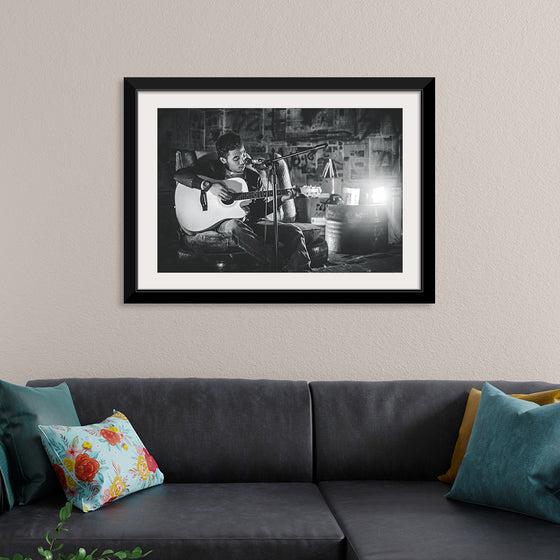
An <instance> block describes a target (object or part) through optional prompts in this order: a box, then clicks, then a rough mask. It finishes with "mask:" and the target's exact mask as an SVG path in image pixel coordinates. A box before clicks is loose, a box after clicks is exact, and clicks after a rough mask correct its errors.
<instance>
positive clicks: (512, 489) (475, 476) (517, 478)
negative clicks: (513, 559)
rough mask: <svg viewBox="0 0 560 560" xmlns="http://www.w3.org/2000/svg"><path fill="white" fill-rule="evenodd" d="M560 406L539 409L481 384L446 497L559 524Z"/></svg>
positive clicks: (533, 404)
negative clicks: (467, 438)
mask: <svg viewBox="0 0 560 560" xmlns="http://www.w3.org/2000/svg"><path fill="white" fill-rule="evenodd" d="M559 473H560V405H559V404H553V405H548V406H539V405H538V404H536V403H533V402H529V401H524V400H521V399H516V398H513V397H510V396H508V395H506V394H505V393H503V392H502V391H500V390H499V389H496V387H494V386H493V385H491V384H490V383H485V384H484V388H483V389H482V395H481V397H480V405H479V407H478V413H477V415H476V420H475V423H474V426H473V431H472V435H471V438H470V441H469V445H468V447H467V452H466V454H465V457H464V459H463V463H462V465H461V468H460V469H459V472H458V474H457V478H456V479H455V483H454V484H453V488H452V489H451V492H449V494H447V495H446V497H448V498H453V499H455V500H462V501H465V502H472V503H475V504H482V505H487V506H492V507H497V508H503V509H507V510H510V511H516V512H519V513H525V514H527V515H533V516H535V517H539V518H541V519H546V520H548V521H554V522H556V523H560V502H559V501H558V493H559V492H560V481H559V479H558V474H559Z"/></svg>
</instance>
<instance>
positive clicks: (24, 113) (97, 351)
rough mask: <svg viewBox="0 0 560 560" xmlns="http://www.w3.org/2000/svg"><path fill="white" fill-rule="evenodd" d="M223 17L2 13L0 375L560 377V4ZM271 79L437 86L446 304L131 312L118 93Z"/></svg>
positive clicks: (200, 12) (299, 10)
mask: <svg viewBox="0 0 560 560" xmlns="http://www.w3.org/2000/svg"><path fill="white" fill-rule="evenodd" d="M228 4H229V2H225V1H215V2H202V1H201V2H196V3H195V2H188V1H187V2H185V1H183V2H179V1H177V2H172V1H169V0H165V1H164V0H159V1H158V2H152V1H146V0H145V1H142V2H124V1H120V2H115V1H114V0H107V1H99V0H98V1H96V2H85V1H83V2H78V1H74V0H72V1H55V0H51V1H50V2H31V1H21V0H20V1H19V2H15V1H13V2H12V1H9V0H5V1H4V2H2V12H3V15H2V18H1V19H2V21H1V22H0V35H1V36H2V39H3V40H2V43H3V47H2V50H3V52H2V55H1V57H2V64H1V67H2V70H1V72H2V85H1V88H0V95H1V97H2V98H1V103H0V107H1V123H2V124H1V127H0V135H1V141H0V146H1V149H0V161H1V166H0V180H1V185H2V187H1V189H2V190H1V192H2V199H1V204H0V212H1V219H0V228H1V229H0V234H1V239H2V257H1V259H2V265H1V267H2V273H1V279H2V280H1V289H0V298H1V304H0V305H1V307H0V309H1V313H2V319H1V323H0V324H1V333H0V341H1V342H0V356H1V373H0V378H3V379H5V380H8V381H12V382H16V383H25V382H26V381H27V380H28V379H30V378H37V377H50V376H112V375H115V376H224V377H235V376H242V377H270V378H272V377H282V378H294V379H298V378H299V379H307V380H315V379H372V380H376V379H401V378H473V379H474V378H477V379H496V378H509V379H525V378H527V379H542V380H547V381H557V382H560V372H559V364H560V345H559V332H560V330H559V327H560V319H559V317H560V313H559V311H560V289H559V287H558V278H559V277H560V259H559V238H560V231H559V230H560V225H559V224H560V221H559V219H558V215H559V211H560V150H559V146H560V140H559V129H560V110H559V99H558V96H559V92H558V86H559V84H560V66H559V64H558V58H557V55H558V29H559V27H560V3H558V1H557V0H548V1H547V0H541V1H536V0H533V1H527V0H522V1H520V0H507V1H506V0H503V1H490V0H484V1H473V0H471V1H470V2H453V1H431V2H430V1H424V2H423V1H410V0H409V1H406V0H403V1H391V2H389V1H387V2H373V1H366V0H364V1H362V2H358V1H355V0H340V1H338V2H334V1H331V0H325V1H323V2H311V1H309V2H306V1H303V2H302V1H301V0H298V1H277V2H262V1H249V0H235V1H234V2H231V7H227V5H228ZM273 59H274V60H275V61H276V62H275V63H274V64H273V65H271V60H273ZM265 75H268V76H345V75H346V76H436V78H437V126H436V131H437V151H436V156H437V163H436V173H437V183H436V192H437V210H436V211H437V224H436V225H437V255H436V262H437V271H436V273H437V303H436V304H435V305H299V306H296V305H270V306H265V305H126V306H125V305H123V303H122V299H123V293H122V268H123V267H122V262H123V248H122V244H123V235H122V215H123V194H122V193H123V162H122V159H123V104H122V97H123V95H122V91H123V77H124V76H265ZM263 334H267V335H269V336H270V339H271V340H272V341H274V342H269V343H263V342H260V341H261V340H262V335H263Z"/></svg>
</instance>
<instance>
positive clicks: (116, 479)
mask: <svg viewBox="0 0 560 560" xmlns="http://www.w3.org/2000/svg"><path fill="white" fill-rule="evenodd" d="M39 430H40V432H41V441H42V443H43V447H44V448H45V450H46V452H47V455H48V457H49V459H50V461H51V464H52V466H53V468H54V471H55V473H56V475H57V477H58V480H59V481H60V484H61V485H62V488H63V490H64V493H65V494H66V497H67V498H68V501H70V502H72V504H74V505H75V506H76V507H77V508H78V509H81V510H82V511H93V510H95V509H98V508H100V507H101V506H102V505H104V504H106V503H108V502H111V501H113V500H118V499H119V498H123V497H124V496H126V495H128V494H132V493H133V492H138V491H139V490H144V489H145V488H149V487H150V486H156V485H157V484H161V483H162V482H163V474H162V472H161V471H160V470H159V468H158V466H157V463H156V461H155V459H154V458H153V457H152V456H151V455H150V454H149V453H148V450H147V449H146V448H145V447H144V444H143V443H142V441H141V440H140V438H139V437H138V434H137V433H136V432H135V431H134V428H133V427H132V425H131V423H130V421H129V420H128V418H127V417H126V416H125V415H124V414H122V413H121V412H117V411H114V413H113V415H112V416H109V418H107V419H106V420H103V422H100V423H99V424H91V425H89V426H39Z"/></svg>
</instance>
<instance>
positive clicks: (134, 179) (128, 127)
mask: <svg viewBox="0 0 560 560" xmlns="http://www.w3.org/2000/svg"><path fill="white" fill-rule="evenodd" d="M181 92H186V93H187V94H188V93H189V92H236V93H237V92H240V93H241V94H243V92H251V93H256V94H258V93H259V92H265V93H266V92H279V94H282V93H283V92H307V93H314V94H316V95H315V98H316V99H317V106H319V107H323V106H324V105H321V96H322V95H324V94H325V92H335V93H336V94H340V95H345V94H353V93H354V92H359V93H361V94H366V95H368V94H370V93H371V94H372V95H375V94H378V93H381V94H383V95H387V96H392V95H394V96H399V95H400V94H402V93H406V94H409V93H411V94H415V99H416V98H417V99H418V103H417V105H418V115H417V118H418V120H419V123H418V127H419V133H418V135H417V136H418V138H417V139H415V141H417V142H418V167H419V169H418V177H416V181H417V184H418V196H417V199H416V200H417V202H416V207H415V209H414V211H415V212H417V214H418V220H419V225H418V230H417V234H416V235H415V236H414V237H416V236H417V237H418V238H417V239H415V240H414V247H417V251H418V255H417V258H416V261H415V262H416V268H417V270H415V271H413V273H414V274H415V275H416V278H417V283H416V285H415V286H413V287H408V286H404V287H401V286H400V285H398V283H395V286H394V287H392V286H389V287H387V286H384V287H382V288H376V287H372V288H371V289H369V288H367V287H366V288H363V287H357V288H355V287H351V288H348V287H345V286H342V285H339V284H341V283H343V284H345V283H346V282H345V281H344V280H345V279H344V278H342V277H343V276H344V274H338V275H337V274H336V273H335V274H333V275H329V276H330V277H332V278H333V280H332V282H333V286H332V287H330V286H327V287H326V288H325V287H323V288H322V289H315V288H314V287H312V284H309V281H307V282H308V284H306V285H305V287H303V288H302V289H298V288H297V287H296V288H288V289H284V288H273V289H255V288H247V289H245V288H239V287H237V286H236V287H233V289H232V288H230V287H229V286H228V284H227V281H226V277H225V276H224V285H223V287H218V288H216V287H213V288H211V289H206V288H204V287H202V288H201V287H200V286H198V287H195V288H193V289H191V288H190V281H189V278H190V277H191V276H192V274H193V273H191V274H188V273H185V274H184V278H185V280H184V285H180V286H179V287H176V286H173V287H169V288H168V287H166V286H165V285H163V286H159V285H158V286H151V285H150V286H144V285H143V284H142V282H140V276H139V257H140V256H141V255H142V252H143V251H144V250H145V249H144V246H143V245H142V242H141V240H140V236H139V231H142V232H143V231H144V229H143V225H142V220H141V218H140V216H139V207H140V204H139V179H140V178H141V171H139V150H140V149H143V143H144V141H145V138H144V137H143V136H142V134H144V133H142V134H141V135H140V137H139V130H140V126H139V119H142V122H144V121H146V122H151V121H150V118H151V117H152V116H151V115H150V114H149V113H146V114H148V117H146V115H144V113H142V115H140V114H139V106H140V103H139V101H140V100H141V99H144V98H143V97H142V96H145V95H146V94H148V95H149V94H153V93H157V94H158V95H161V98H162V99H166V96H169V95H170V94H175V93H181ZM146 99H148V98H146ZM151 120H153V118H152V119H151ZM144 136H145V134H144ZM403 137H405V138H406V130H403ZM406 156H407V154H406V152H405V153H404V155H403V159H404V158H406ZM153 157H154V158H157V154H153ZM144 159H145V158H142V162H143V161H144ZM154 189H155V191H154V196H153V200H156V198H157V189H158V186H157V180H156V184H155V185H154ZM406 195H407V192H406V185H404V186H403V195H402V196H403V200H404V197H405V196H406ZM154 211H156V210H155V209H154ZM414 250H416V249H414ZM403 252H404V251H403ZM156 272H157V271H156ZM156 272H154V275H155V274H156ZM214 274H215V275H220V274H223V273H214ZM263 274H264V275H266V273H263ZM263 274H261V275H263ZM284 274H285V273H284ZM385 274H386V273H385ZM293 276H297V277H298V278H301V277H302V276H313V277H315V276H317V275H314V274H310V275H301V274H298V273H294V274H293ZM322 276H325V275H322ZM180 278H181V279H182V278H183V276H181V277H180ZM193 278H194V277H193ZM197 278H198V277H197ZM227 278H228V279H229V276H228V277H227ZM384 278H386V277H384ZM302 281H303V280H302ZM334 284H336V285H334ZM308 286H309V287H308ZM124 302H125V303H435V78H433V77H392V78H362V77H349V78H334V77H327V78H248V77H245V78H229V77H221V78H216V77H214V78H198V77H197V78H150V77H127V78H124Z"/></svg>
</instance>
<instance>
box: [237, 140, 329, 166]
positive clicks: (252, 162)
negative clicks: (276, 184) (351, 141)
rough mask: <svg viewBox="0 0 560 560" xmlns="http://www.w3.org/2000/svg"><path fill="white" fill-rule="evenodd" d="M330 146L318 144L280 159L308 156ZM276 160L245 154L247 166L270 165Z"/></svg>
mask: <svg viewBox="0 0 560 560" xmlns="http://www.w3.org/2000/svg"><path fill="white" fill-rule="evenodd" d="M327 147H328V144H327V143H326V142H325V143H324V144H318V145H317V146H313V147H312V148H305V149H304V150H301V151H299V152H294V153H293V154H288V155H287V156H281V157H279V158H278V159H287V158H289V157H293V156H296V155H299V154H306V153H307V152H313V151H315V150H323V149H324V148H327ZM273 161H275V160H274V158H273V159H264V158H262V157H257V158H253V157H251V156H250V155H249V154H247V153H246V154H245V165H264V166H267V165H270V164H271V163H272V162H273Z"/></svg>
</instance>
